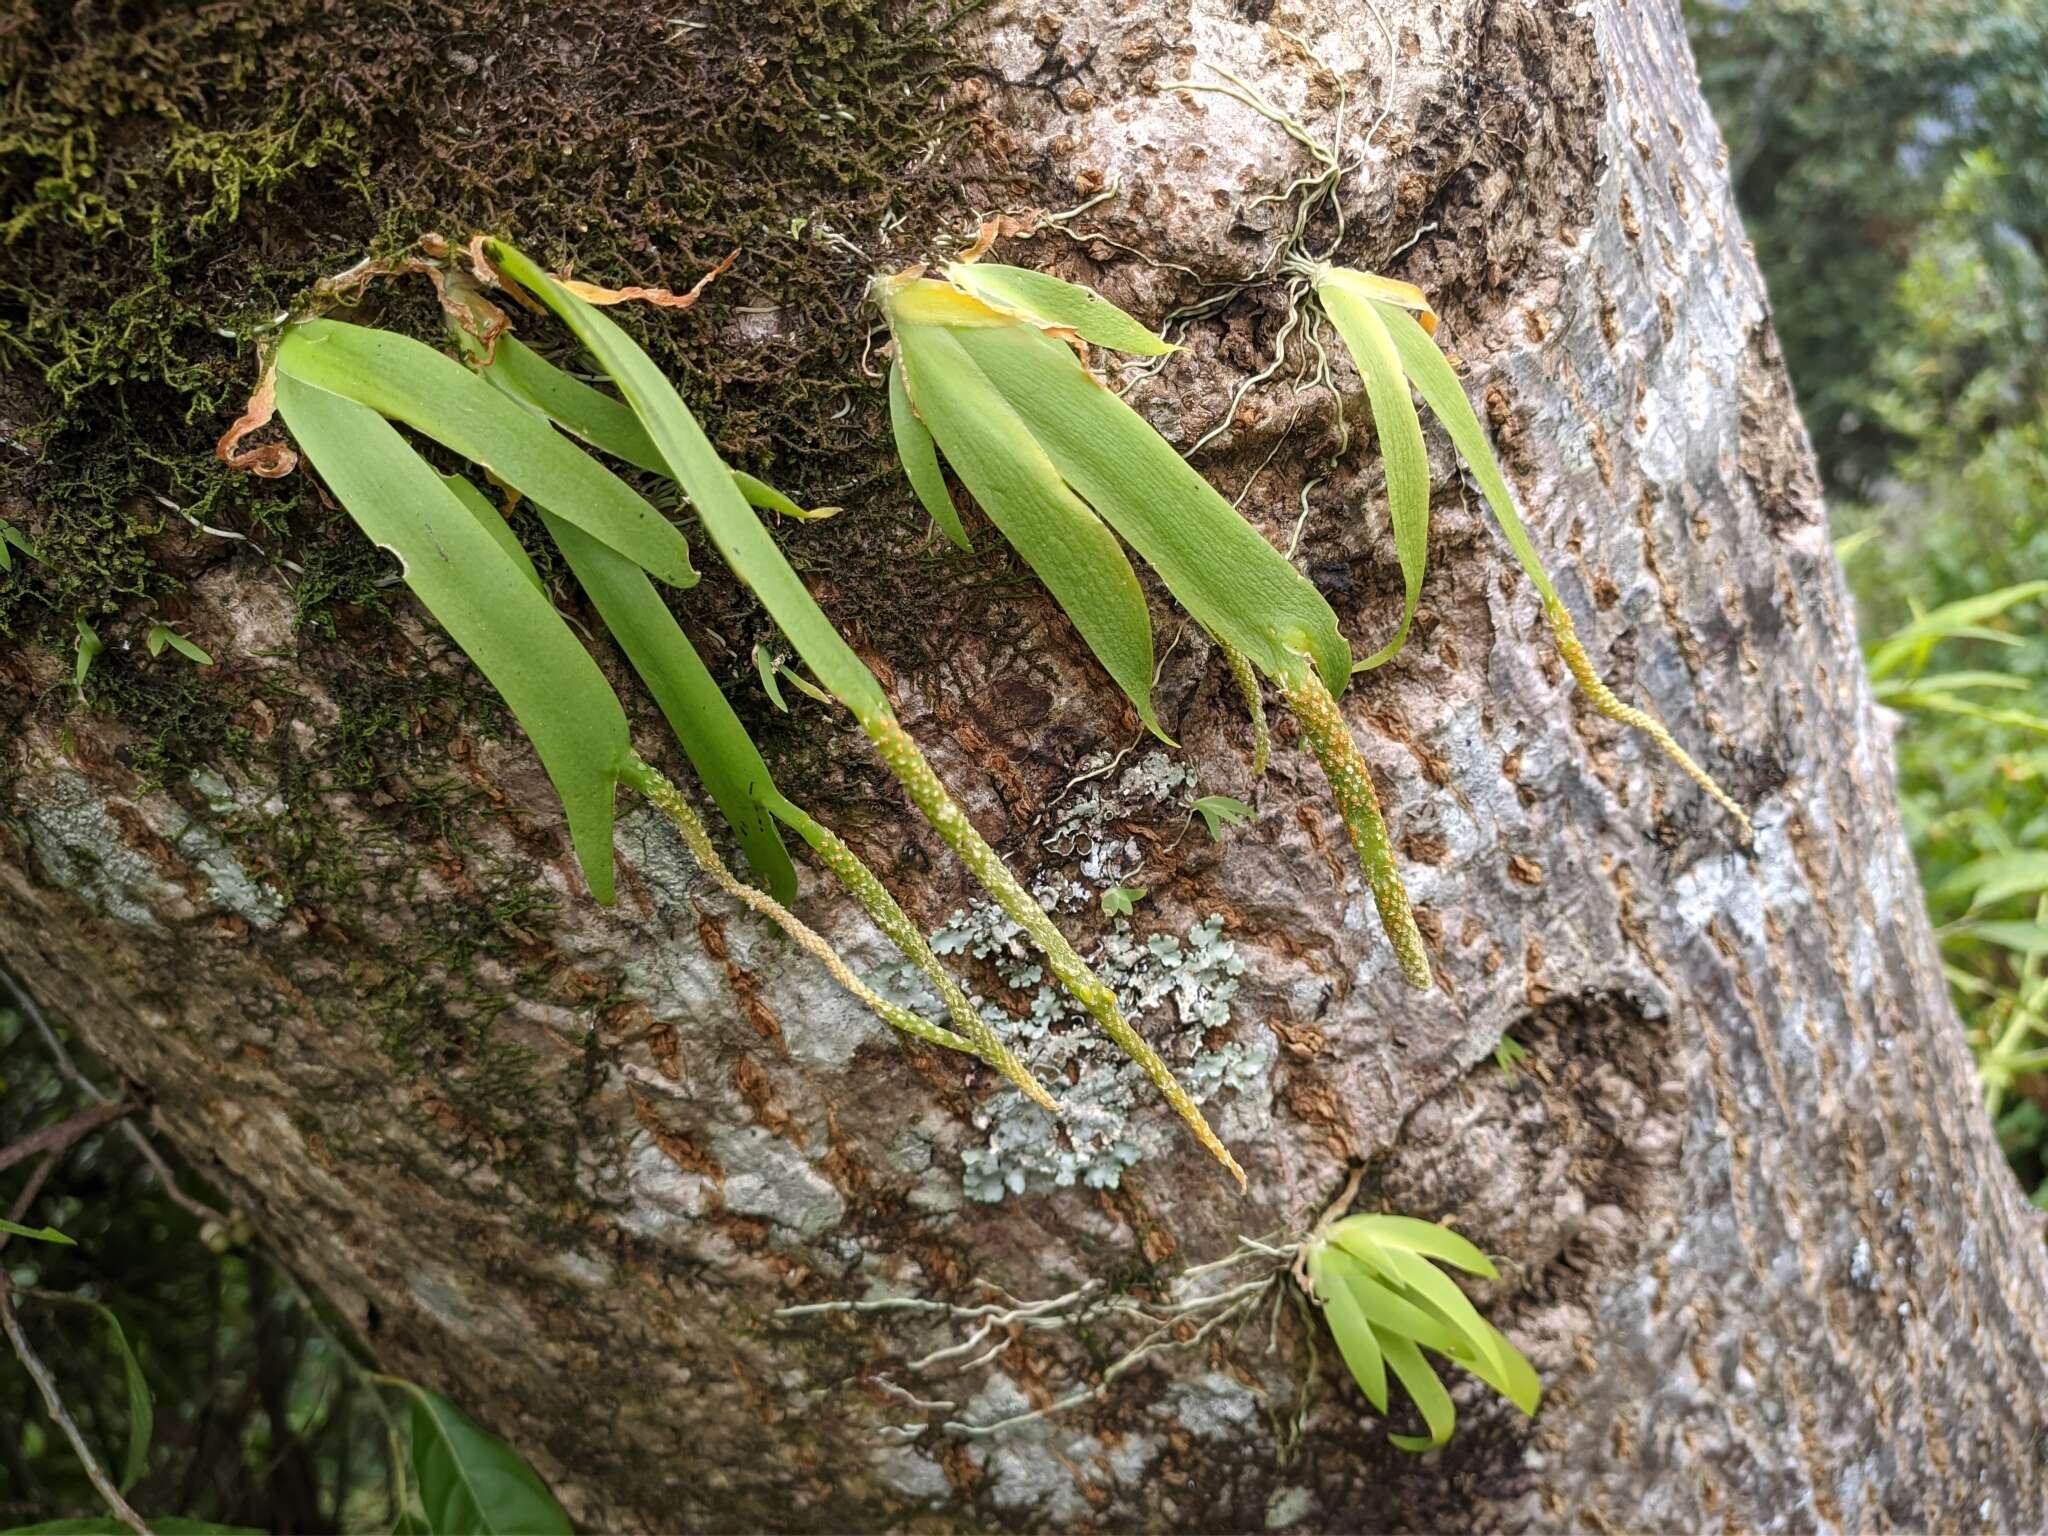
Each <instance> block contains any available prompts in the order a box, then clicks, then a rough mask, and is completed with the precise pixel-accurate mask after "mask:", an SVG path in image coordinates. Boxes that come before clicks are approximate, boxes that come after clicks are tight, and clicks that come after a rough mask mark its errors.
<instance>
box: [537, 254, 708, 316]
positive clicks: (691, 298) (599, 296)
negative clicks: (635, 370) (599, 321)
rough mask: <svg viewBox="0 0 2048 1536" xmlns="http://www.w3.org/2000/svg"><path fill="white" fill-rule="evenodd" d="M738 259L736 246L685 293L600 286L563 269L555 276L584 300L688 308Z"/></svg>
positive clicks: (595, 302)
mask: <svg viewBox="0 0 2048 1536" xmlns="http://www.w3.org/2000/svg"><path fill="white" fill-rule="evenodd" d="M739 259H740V253H739V252H738V251H737V250H735V251H733V252H731V253H730V254H729V255H727V257H726V258H725V260H723V261H721V262H720V263H719V264H718V265H717V266H715V267H713V268H712V269H711V270H710V271H709V272H706V273H705V274H704V275H703V276H702V277H700V278H698V279H697V281H696V284H695V286H693V287H692V288H691V289H690V290H689V292H687V293H677V292H675V291H674V290H673V289H669V288H600V287H598V286H597V284H595V283H583V282H578V281H577V280H576V279H574V278H572V277H570V276H569V275H568V274H567V273H566V272H564V273H563V274H561V275H560V276H559V277H557V278H556V279H555V281H557V282H558V283H560V284H561V285H562V286H563V287H564V288H566V289H568V290H569V292H571V293H573V294H575V295H576V297H577V298H579V299H581V300H583V302H584V303H586V304H607V305H609V304H627V303H634V302H637V303H641V304H653V305H656V306H658V307H659V308H662V309H688V308H689V307H690V306H691V305H692V304H695V303H696V302H697V300H698V299H699V298H701V297H702V296H703V293H704V290H705V289H706V288H708V287H710V286H711V283H712V281H713V280H714V279H715V278H717V277H720V276H721V275H723V274H724V273H725V272H727V271H729V270H730V269H731V267H732V264H733V263H734V262H736V261H738V260H739Z"/></svg>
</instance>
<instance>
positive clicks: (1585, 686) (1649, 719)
mask: <svg viewBox="0 0 2048 1536" xmlns="http://www.w3.org/2000/svg"><path fill="white" fill-rule="evenodd" d="M1543 616H1544V617H1545V618H1546V619H1548V620H1549V621H1550V635H1551V639H1552V640H1553V641H1554V642H1555V643H1556V645H1557V653H1558V655H1560V656H1562V657H1563V658H1564V664H1565V666H1566V667H1568V668H1569V669H1570V670H1571V674H1572V680H1573V681H1574V682H1576V683H1577V684H1578V685H1579V690H1580V691H1581V692H1582V693H1584V694H1585V695H1586V697H1587V698H1588V699H1591V700H1592V701H1593V707H1594V708H1595V709H1597V710H1599V711H1600V713H1601V714H1603V715H1605V716H1606V717H1607V718H1608V719H1610V720H1615V721H1619V722H1620V723H1621V724H1623V725H1626V726H1632V727H1634V728H1635V729H1636V730H1639V731H1641V732H1642V733H1643V734H1644V735H1645V736H1647V737H1649V738H1650V740H1652V741H1654V742H1656V743H1657V745H1658V746H1659V747H1660V748H1662V749H1663V752H1664V755H1665V756H1666V757H1668V758H1670V759H1671V761H1672V762H1674V763H1676V764H1677V765H1678V767H1679V770H1680V771H1681V772H1682V773H1684V774H1685V776H1686V777H1687V778H1689V779H1691V780H1692V781H1693V783H1695V784H1697V785H1699V787H1700V788H1701V789H1703V790H1705V791H1706V792H1707V794H1708V796H1709V797H1710V798H1711V799H1712V800H1713V801H1714V803H1715V804H1716V805H1718V806H1720V807H1721V809H1722V810H1724V811H1726V812H1727V813H1728V814H1729V815H1730V816H1733V817H1734V818H1735V822H1736V825H1737V826H1739V827H1741V828H1742V841H1743V842H1744V843H1745V844H1748V843H1749V842H1751V841H1752V840H1753V839H1754V838H1755V836H1756V829H1755V827H1753V826H1752V825H1751V824H1750V820H1749V815H1748V813H1747V812H1745V811H1744V810H1743V809H1742V807H1741V806H1740V805H1737V804H1736V803H1735V800H1734V798H1733V797H1732V796H1731V795H1729V793H1728V792H1727V791H1726V790H1725V789H1723V788H1722V787H1721V786H1720V785H1719V784H1717V783H1715V782H1714V776H1713V775H1712V774H1710V773H1708V772H1707V770H1706V769H1704V768H1702V767H1701V766H1700V765H1699V764H1698V763H1696V762H1694V761H1693V757H1692V754H1691V753H1690V752H1688V751H1686V750H1685V748H1683V747H1681V746H1680V745H1679V744H1678V742H1677V740H1676V738H1674V737H1673V736H1672V734H1671V732H1670V731H1669V730H1667V729H1666V728H1665V725H1664V722H1663V721H1661V720H1659V719H1658V718H1657V717H1656V716H1655V715H1653V714H1650V713H1649V712H1648V711H1646V710H1641V709H1637V708H1636V707H1635V706H1633V705H1631V704H1624V703H1622V702H1621V700H1620V699H1619V698H1617V697H1616V696H1615V693H1614V690H1613V689H1612V688H1610V687H1608V686H1607V684H1606V682H1605V681H1603V680H1602V678H1601V676H1600V674H1599V673H1598V672H1595V671H1594V670H1593V661H1592V658H1591V657H1589V656H1588V655H1587V654H1586V648H1585V646H1584V645H1582V644H1580V643H1579V634H1578V630H1577V629H1576V628H1574V627H1573V625H1572V616H1571V614H1570V612H1569V611H1567V610H1566V608H1565V606H1564V604H1563V603H1561V602H1559V601H1558V600H1557V599H1556V598H1554V597H1553V598H1549V599H1547V600H1546V601H1545V602H1544V604H1543Z"/></svg>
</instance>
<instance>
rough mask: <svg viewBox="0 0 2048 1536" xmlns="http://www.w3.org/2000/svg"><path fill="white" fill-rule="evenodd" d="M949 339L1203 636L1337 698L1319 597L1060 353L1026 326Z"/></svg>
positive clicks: (1334, 645) (1342, 671)
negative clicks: (1321, 684)
mask: <svg viewBox="0 0 2048 1536" xmlns="http://www.w3.org/2000/svg"><path fill="white" fill-rule="evenodd" d="M953 334H954V337H955V339H956V340H957V341H958V342H959V343H960V345H961V346H962V348H964V349H965V351H966V352H967V354H968V356H970V357H972V358H973V359H974V361H975V362H976V363H978V364H979V365H980V367H981V371H982V372H983V373H984V374H986V375H987V376H988V378H989V380H990V381H991V382H992V383H993V384H994V385H995V386H996V388H997V389H998V390H999V391H1001V393H1002V395H1003V398H1004V399H1005V400H1007V401H1009V403H1010V406H1011V408H1012V409H1013V410H1015V411H1016V413H1017V414H1018V415H1019V416H1020V417H1021V418H1023V420H1024V422H1025V424H1026V425H1027V426H1028V427H1029V428H1030V429H1031V433H1032V435H1033V436H1034V437H1036V438H1037V439H1038V441H1039V443H1040V445H1041V446H1042V447H1043V448H1044V449H1045V451H1046V453H1047V455H1048V456H1049V457H1050V458H1051V459H1052V461H1053V463H1054V464H1055V465H1057V466H1058V467H1059V471H1060V473H1061V475H1062V476H1064V477H1065V479H1066V481H1067V483H1068V484H1069V485H1070V486H1072V487H1073V489H1074V490H1075V491H1076V492H1078V493H1079V494H1080V496H1081V497H1082V498H1083V499H1084V500H1085V501H1087V503H1088V504H1089V505H1090V506H1092V507H1093V508H1094V509H1095V510H1096V512H1097V513H1098V514H1100V515H1101V517H1102V519H1103V520H1104V521H1105V522H1107V523H1108V524H1109V525H1110V526H1111V527H1112V528H1114V529H1115V530H1116V531H1117V532H1118V533H1119V534H1120V535H1122V537H1123V538H1124V540H1125V542H1127V543H1128V544H1130V546H1131V547H1132V548H1133V549H1135V550H1137V551H1138V553H1139V554H1140V555H1142V556H1143V557H1144V558H1145V560H1146V561H1147V562H1148V563H1150V565H1151V566H1152V568H1153V569H1154V570H1156V571H1157V572H1158V573H1159V575H1160V577H1161V578H1162V579H1163V580H1164V581H1165V582H1166V585H1167V587H1168V589H1169V590H1170V591H1172V593H1173V595H1174V596H1175V597H1176V598H1178V599H1179V600H1180V602H1181V604H1182V605H1183V606H1184V607H1185V608H1186V609H1187V610H1188V612H1189V613H1191V614H1193V615H1194V616H1195V619H1196V620H1197V621H1198V622H1199V623H1200V624H1201V625H1202V626H1203V627H1204V628H1206V629H1208V630H1209V631H1210V632H1211V633H1212V634H1215V635H1217V636H1219V637H1220V638H1222V639H1223V640H1224V641H1226V642H1228V643H1229V644H1230V645H1232V646H1235V647H1236V648H1237V649H1238V650H1239V651H1242V652H1243V653H1244V654H1245V656H1246V657H1248V658H1249V659H1250V660H1251V662H1252V664H1253V665H1254V666H1256V667H1257V668H1258V669H1259V670H1260V671H1261V672H1264V673H1266V674H1267V675H1268V676H1270V677H1285V676H1289V675H1292V674H1293V673H1294V672H1296V671H1297V670H1298V669H1299V668H1300V666H1301V662H1300V660H1299V655H1300V653H1303V652H1305V653H1307V654H1308V655H1309V656H1310V657H1311V658H1313V660H1314V662H1315V665H1316V668H1317V670H1318V671H1319V672H1321V674H1322V676H1323V680H1324V681H1325V682H1326V683H1327V684H1328V685H1329V686H1330V687H1331V688H1332V689H1341V688H1343V687H1344V686H1345V684H1346V682H1347V681H1348V680H1349V678H1350V676H1351V648H1350V647H1349V646H1348V645H1346V644H1345V641H1344V637H1343V635H1342V634H1341V633H1339V632H1338V629H1337V616H1336V615H1335V614H1334V613H1332V612H1331V611H1330V605H1329V604H1328V603H1326V602H1324V601H1323V598H1322V594H1320V593H1319V592H1317V591H1316V589H1315V588H1314V587H1312V586H1310V585H1309V583H1308V581H1307V580H1306V579H1305V578H1304V577H1303V576H1302V574H1301V573H1300V572H1299V571H1297V570H1295V568H1294V567H1293V566H1292V565H1290V564H1288V562H1287V560H1286V558H1285V557H1284V556H1283V555H1282V554H1281V553H1280V552H1279V551H1278V550H1276V549H1275V548H1274V547H1273V546H1272V545H1271V544H1268V543H1267V542H1266V541H1265V539H1264V538H1262V537H1261V536H1260V535H1259V532H1258V530H1257V529H1255V528H1253V527H1252V525H1251V524H1250V523H1248V522H1246V521H1245V520H1244V519H1243V518H1242V517H1241V516H1239V515H1238V513H1237V512H1236V510H1235V509H1234V508H1232V507H1231V505H1230V503H1228V502H1227V501H1225V500H1224V499H1223V498H1222V497H1221V496H1219V495H1217V494H1216V491H1215V489H1214V487H1212V486H1211V485H1210V484H1209V482H1208V481H1207V480H1204V479H1203V478H1202V477H1201V475H1200V474H1198V473H1197V472H1196V471H1195V470H1194V468H1193V467H1192V466H1190V465H1189V464H1188V462H1187V461H1186V460H1185V459H1183V458H1182V457H1181V456H1180V455H1179V454H1178V453H1176V452H1174V450H1173V447H1172V445H1171V444H1169V443H1168V442H1167V441H1166V440H1165V439H1164V438H1162V437H1161V436H1160V435H1159V434H1158V433H1157V432H1155V431H1153V429H1152V427H1151V425H1150V424H1149V423H1148V422H1147V421H1146V420H1145V419H1144V418H1143V417H1142V416H1140V415H1139V414H1138V413H1137V412H1136V411H1134V410H1132V409H1131V408H1130V407H1129V406H1128V405H1126V404H1124V402H1123V401H1121V400H1119V399H1118V398H1117V397H1116V396H1115V395H1113V394H1111V393H1110V392H1109V391H1108V390H1107V389H1105V388H1103V386H1102V385H1101V384H1100V383H1099V382H1098V381H1097V380H1096V378H1095V377H1094V375H1092V374H1091V373H1089V372H1088V371H1087V370H1086V369H1085V368H1083V367H1082V366H1081V363H1080V360H1079V359H1078V358H1076V357H1075V356H1074V354H1073V352H1072V351H1071V350H1070V349H1069V348H1067V347H1066V346H1065V345H1063V344H1062V343H1061V342H1059V341H1057V340H1055V339H1054V338H1052V337H1050V336H1048V335H1046V334H1045V333H1044V332H1043V331H1040V330H1037V329H1035V328H1033V327H1031V326H1028V325H1006V326H987V327H968V326H963V327H960V328H959V329H958V330H956V331H954V333H953Z"/></svg>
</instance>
